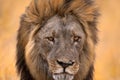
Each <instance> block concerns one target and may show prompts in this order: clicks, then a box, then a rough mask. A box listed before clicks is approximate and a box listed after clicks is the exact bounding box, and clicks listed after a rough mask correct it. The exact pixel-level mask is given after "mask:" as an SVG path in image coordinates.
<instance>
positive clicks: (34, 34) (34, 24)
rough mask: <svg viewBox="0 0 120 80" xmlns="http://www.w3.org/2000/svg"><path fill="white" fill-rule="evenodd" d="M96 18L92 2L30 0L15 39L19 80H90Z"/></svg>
mask: <svg viewBox="0 0 120 80" xmlns="http://www.w3.org/2000/svg"><path fill="white" fill-rule="evenodd" d="M97 17H98V10H97V8H96V7H95V6H94V2H93V0H32V2H31V3H30V5H29V6H28V8H27V9H26V12H25V14H24V15H23V16H22V18H21V23H20V28H19V31H18V36H17V40H18V41H17V61H16V66H17V70H18V73H19V75H20V80H93V69H94V67H93V64H94V59H95V52H94V48H95V44H96V43H97V35H96V34H97V28H96V22H97Z"/></svg>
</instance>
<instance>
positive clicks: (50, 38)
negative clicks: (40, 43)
mask: <svg viewBox="0 0 120 80" xmlns="http://www.w3.org/2000/svg"><path fill="white" fill-rule="evenodd" d="M47 39H48V40H49V41H52V42H54V41H55V39H54V37H47Z"/></svg>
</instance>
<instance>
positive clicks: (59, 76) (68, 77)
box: [53, 73, 74, 80]
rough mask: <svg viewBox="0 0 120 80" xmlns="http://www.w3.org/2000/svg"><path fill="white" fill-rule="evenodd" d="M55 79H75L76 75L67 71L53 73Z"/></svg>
mask: <svg viewBox="0 0 120 80" xmlns="http://www.w3.org/2000/svg"><path fill="white" fill-rule="evenodd" d="M53 78H54V80H73V78H74V76H73V75H71V74H67V73H62V74H53Z"/></svg>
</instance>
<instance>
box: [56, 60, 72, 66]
mask: <svg viewBox="0 0 120 80" xmlns="http://www.w3.org/2000/svg"><path fill="white" fill-rule="evenodd" d="M57 63H58V64H59V65H60V66H62V67H63V68H66V67H69V66H72V65H73V64H74V62H73V61H71V60H70V61H69V62H64V61H60V60H57Z"/></svg>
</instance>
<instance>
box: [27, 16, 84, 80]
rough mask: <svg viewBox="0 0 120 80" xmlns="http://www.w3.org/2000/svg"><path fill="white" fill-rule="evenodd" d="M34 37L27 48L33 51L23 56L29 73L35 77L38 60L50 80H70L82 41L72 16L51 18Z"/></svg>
mask: <svg viewBox="0 0 120 80" xmlns="http://www.w3.org/2000/svg"><path fill="white" fill-rule="evenodd" d="M34 37H35V38H34V40H33V44H34V45H33V44H32V46H30V47H32V48H34V49H31V51H30V52H28V53H26V58H27V59H26V60H27V63H28V67H29V68H31V69H30V71H31V73H33V75H35V76H36V77H38V76H39V75H38V74H39V70H40V69H39V68H41V67H40V66H41V64H42V63H40V60H41V56H42V58H43V60H45V63H46V65H45V67H48V72H49V73H51V75H52V77H53V78H54V80H72V79H73V78H74V75H75V74H76V73H77V72H78V70H79V67H80V59H79V57H80V55H81V53H82V48H83V44H84V40H85V33H84V31H83V29H82V25H81V24H80V23H79V22H78V21H77V20H75V18H74V17H72V16H68V17H66V18H61V17H58V16H54V17H53V18H51V19H50V20H48V21H47V23H46V24H45V25H44V26H43V27H42V28H41V29H40V30H39V31H37V33H36V34H35V36H34ZM45 63H44V64H45ZM37 75H38V76H37Z"/></svg>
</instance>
